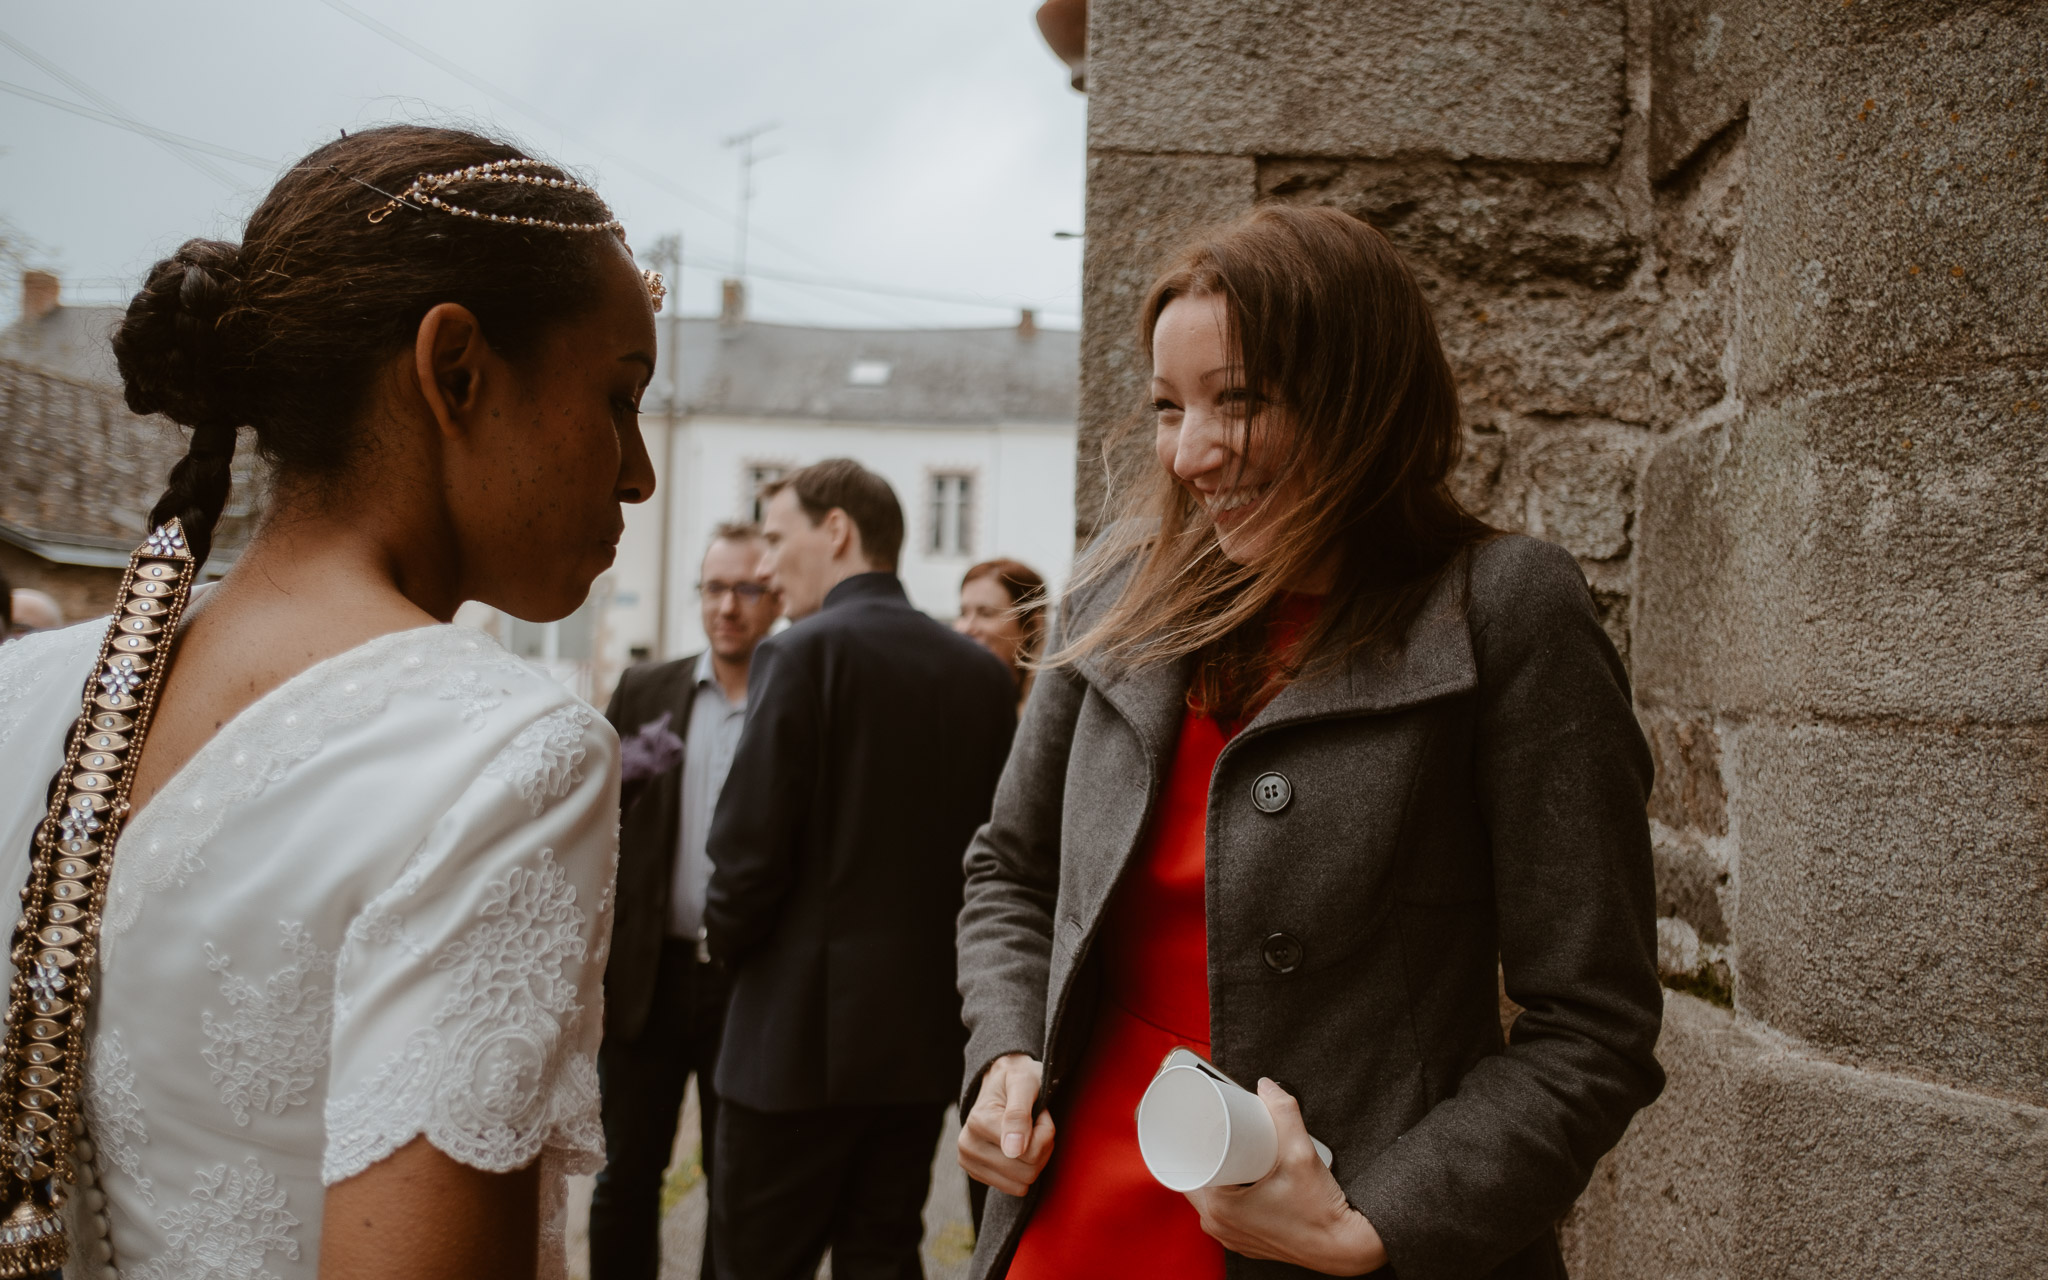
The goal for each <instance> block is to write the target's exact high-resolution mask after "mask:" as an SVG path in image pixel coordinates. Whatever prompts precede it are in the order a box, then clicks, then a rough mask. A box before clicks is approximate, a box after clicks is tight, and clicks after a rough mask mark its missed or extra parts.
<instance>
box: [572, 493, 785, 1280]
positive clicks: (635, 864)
mask: <svg viewBox="0 0 2048 1280" xmlns="http://www.w3.org/2000/svg"><path fill="white" fill-rule="evenodd" d="M761 551H762V542H761V531H760V530H759V529H758V528H757V527H755V526H754V525H751V524H722V525H720V526H718V528H717V529H715V530H713V532H712V535H711V546H710V548H709V549H708V550H706V551H705V553H704V563H703V565H702V568H701V571H700V574H699V579H698V582H697V597H698V600H699V602H700V606H699V607H700V608H701V610H702V617H703V621H704V635H705V638H706V640H707V641H708V644H707V647H706V648H705V650H704V652H702V653H699V654H696V655H693V656H691V657H687V658H681V659H678V660H676V661H674V662H663V663H653V664H648V665H644V666H639V667H634V668H632V669H630V670H628V671H627V672H626V674H625V675H624V676H622V677H621V678H620V680H619V687H618V691H617V692H615V693H614V694H613V695H612V701H611V706H610V707H609V708H608V709H607V710H606V712H605V716H606V718H607V719H609V720H610V721H611V722H612V727H613V728H614V729H616V730H618V733H619V739H620V746H621V750H620V757H621V759H620V766H621V767H620V773H621V782H622V787H621V792H620V797H619V799H620V810H621V821H620V824H619V875H618V890H617V897H616V904H617V905H616V913H617V914H616V916H615V918H614V922H613V925H612V950H611V959H610V963H609V965H608V967H607V968H606V971H605V1029H604V1045H603V1048H602V1049H601V1050H600V1051H599V1053H598V1072H599V1074H600V1076H601V1077H602V1080H603V1086H604V1130H605V1147H606V1152H607V1155H606V1164H605V1168H604V1172H602V1173H600V1174H599V1175H598V1178H597V1187H596V1190H595V1191H594V1192H593V1193H592V1195H591V1199H590V1273H591V1277H592V1280H654V1277H655V1276H656V1274H657V1273H658V1271H659V1269H660V1245H659V1240H660V1234H661V1187H662V1178H663V1175H664V1173H665V1172H666V1170H667V1167H668V1162H669V1155H670V1152H671V1149H672V1148H673V1147H674V1145H675V1136H676V1125H677V1122H678V1119H679V1113H680V1112H681V1109H682V1105H683V1092H684V1089H685V1087H686V1086H687V1085H688V1083H689V1079H690V1076H691V1074H692V1073H695V1074H696V1076H697V1100H698V1115H699V1118H700V1121H701V1128H702V1131H703V1133H704V1135H705V1141H704V1144H703V1154H702V1159H703V1162H704V1172H705V1173H706V1175H707V1176H708V1175H709V1174H710V1172H711V1164H712V1154H711V1142H710V1135H711V1133H712V1132H713V1124H714V1121H715V1120H716V1118H717V1115H718V1095H717V1091H716V1090H715V1089H714V1087H713V1085H712V1078H711V1077H712V1072H711V1069H712V1066H713V1064H714V1063H716V1062H717V1060H718V1044H719V1036H720V1032H721V1030H722V1028H723V1025H724V1021H725V1006H726V998H727V994H728V985H729V984H728V982H727V979H726V978H725V976H724V974H723V973H721V972H720V971H719V970H718V969H716V968H714V967H713V966H712V965H711V964H709V963H708V962H707V961H708V957H706V956H705V955H704V954H703V952H702V950H701V949H700V944H699V942H698V939H699V937H700V935H701V932H702V926H703V916H704V891H705V886H706V885H707V884H708V883H709V882H710V879H711V860H710V858H709V857H708V856H707V855H706V853H705V851H704V850H705V839H706V836H707V834H708V833H709V830H710V827H711V814H712V811H713V809H714V808H715V807H716V806H717V803H718V794H719V791H720V790H721V789H723V787H724V786H725V775H726V772H727V771H728V770H729V769H730V768H731V766H732V759H733V752H734V751H735V750H736V749H737V747H738V745H739V740H740V731H741V730H742V729H743V728H745V726H746V718H747V676H748V673H749V669H750V668H751V666H752V664H753V659H754V649H755V647H756V646H757V645H759V644H760V643H761V640H762V638H763V637H765V636H766V635H767V634H768V631H769V629H770V628H771V627H773V626H774V625H775V620H776V618H777V617H778V616H780V614H781V613H782V599H781V597H780V596H779V595H778V594H777V593H776V592H774V591H773V590H771V589H770V588H769V586H768V585H767V583H766V582H765V581H763V580H762V579H761V577H760V576H759V573H758V568H759V565H760V563H761ZM710 1250H711V1241H710V1232H709V1231H708V1230H707V1231H706V1232H705V1258H704V1274H705V1275H710V1274H711V1270H710Z"/></svg>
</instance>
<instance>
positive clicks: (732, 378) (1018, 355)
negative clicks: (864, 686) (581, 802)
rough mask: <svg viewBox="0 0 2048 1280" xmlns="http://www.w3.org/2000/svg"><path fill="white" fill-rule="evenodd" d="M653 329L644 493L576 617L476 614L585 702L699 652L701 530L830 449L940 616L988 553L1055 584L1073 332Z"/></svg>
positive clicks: (752, 514)
mask: <svg viewBox="0 0 2048 1280" xmlns="http://www.w3.org/2000/svg"><path fill="white" fill-rule="evenodd" d="M659 324H660V328H661V339H662V353H661V369H660V371H658V372H657V374H656V376H655V382H654V385H653V386H652V387H651V388H650V389H649V390H648V393H647V395H646V397H645V398H644V399H643V401H642V406H641V407H642V417H641V420H640V425H641V430H642V432H643V433H644V435H645V436H646V439H647V447H648V452H649V454H650V456H651V457H652V459H653V462H654V466H655V471H656V475H657V477H658V481H657V489H656V492H655V496H654V498H653V500H651V501H650V502H647V503H644V504H642V505H640V506H637V507H629V508H627V511H626V533H625V537H624V539H623V540H622V541H621V543H620V546H619V557H618V560H617V562H616V563H615V564H614V565H613V566H612V569H611V570H610V572H608V573H606V574H605V575H604V576H603V577H602V578H600V579H599V581H598V583H597V585H596V587H595V588H594V589H593V591H592V593H591V598H590V600H589V601H588V602H587V603H586V604H585V605H584V607H583V608H582V609H580V610H578V611H577V613H576V614H575V615H572V616H571V617H570V618H568V619H564V620H563V621H562V622H559V623H552V624H547V625H544V626H536V625H534V624H530V623H524V622H519V621H517V620H513V619H508V618H499V619H492V620H490V621H489V622H487V623H486V625H491V629H492V630H494V631H497V632H498V633H499V634H500V635H501V636H503V638H505V640H506V641H507V642H508V643H509V644H510V645H511V646H512V648H513V649H514V650H515V651H516V652H519V653H522V654H524V655H525V656H528V657H531V658H534V659H536V660H538V661H541V662H543V663H545V664H547V665H548V666H549V667H550V668H551V669H553V670H554V671H555V672H556V674H557V675H558V676H559V677H560V678H562V679H563V680H564V681H565V682H566V683H568V684H570V685H571V686H572V687H574V688H576V689H577V691H578V692H579V693H581V694H583V695H584V696H585V697H588V698H591V699H593V700H595V701H600V702H601V701H602V699H603V698H604V697H605V696H607V695H608V693H609V691H610V689H611V687H612V685H613V684H614V683H616V681H617V678H618V673H619V672H620V671H622V670H623V669H624V668H625V667H626V666H628V665H630V664H631V663H633V662H637V661H648V660H661V659H665V658H675V657H681V656H683V655H685V654H688V653H694V652H696V651H697V650H698V649H701V648H702V647H703V644H704V633H703V629H702V626H701V624H700V622H699V611H698V600H697V593H696V584H697V571H698V566H699V564H700V563H701V561H702V559H703V555H704V551H705V548H706V545H707V543H708V541H709V537H710V533H711V530H712V529H713V528H715V527H716V526H717V525H718V524H720V523H722V522H725V521H728V520H748V519H753V518H756V517H757V516H758V505H757V502H758V490H759V487H760V485H761V484H762V483H763V482H764V481H767V480H771V479H774V478H776V477H778V476H781V475H784V474H787V473H788V472H790V471H793V470H795V469H796V468H798V467H801V466H804V465H807V464H809V463H812V462H817V461H819V460H820V459H823V458H831V457H848V458H853V459H855V460H856V461H858V462H860V463H861V464H862V465H863V466H866V467H868V468H869V469H870V470H873V471H875V472H877V473H879V474H880V475H882V476H883V477H884V478H885V479H887V480H888V481H889V483H890V485H891V486H892V487H893V488H894V489H895V490H896V496H897V499H898V500H899V501H900V502H901V503H902V504H903V514H904V525H905V530H904V547H903V554H902V559H901V564H900V566H899V572H900V574H901V576H902V578H903V582H904V586H905V589H906V590H907V591H908V592H909V594H910V599H911V601H912V603H914V604H915V605H916V606H917V607H918V608H920V609H923V610H924V611H925V612H927V613H929V614H931V615H932V616H933V617H936V618H941V619H946V620H950V619H951V618H952V617H953V616H954V613H955V612H956V609H957V605H958V593H959V587H960V577H961V574H963V573H964V572H965V571H966V570H967V568H968V567H969V566H970V565H973V564H975V563H977V562H979V561H982V560H989V559H994V558H997V557H1008V558H1012V559H1016V560H1021V561H1023V562H1024V563H1026V564H1028V565H1030V566H1032V567H1033V568H1035V569H1037V570H1038V571H1039V572H1040V573H1041V574H1043V575H1044V576H1045V578H1046V580H1047V581H1048V582H1049V583H1051V584H1052V585H1053V588H1054V590H1055V592H1057V591H1058V589H1059V588H1060V586H1062V585H1063V584H1064V583H1065V581H1066V578H1067V574H1068V571H1069V568H1070V566H1071V563H1072V559H1073V551H1074V498H1073V493H1074V463H1075V410H1076V394H1077V393H1076V383H1077V377H1078V364H1079V344H1078V335H1076V334H1074V333H1071V332H1063V331H1058V330H1040V329H1037V328H1036V327H1035V326H1034V325H1032V324H1031V323H1030V322H1029V320H1028V318H1027V320H1026V322H1025V323H1024V324H1022V325H1020V326H1018V327H1016V328H1004V329H969V330H925V331H897V330H862V329H812V328H802V327H796V326H785V325H753V324H746V323H738V324H734V323H729V322H728V323H723V324H722V323H721V322H719V321H716V320H711V319H698V318H692V317H675V318H670V317H663V318H662V319H661V320H660V321H659ZM479 621H483V620H482V619H479ZM493 623H494V624H495V625H492V624H493Z"/></svg>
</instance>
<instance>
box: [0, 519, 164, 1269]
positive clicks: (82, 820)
mask: <svg viewBox="0 0 2048 1280" xmlns="http://www.w3.org/2000/svg"><path fill="white" fill-rule="evenodd" d="M198 572H199V565H198V562H197V561H195V560H194V559H193V558H192V550H191V548H190V547H189V546H188V545H187V544H186V541H185V529H184V526H183V525H182V524H180V523H179V522H178V521H176V520H170V521H167V522H166V523H164V524H163V525H162V526H161V527H159V528H158V529H157V530H156V531H155V532H154V533H151V534H150V535H149V537H148V538H147V539H146V540H145V541H144V542H143V544H142V545H141V546H139V547H137V548H136V549H135V552H134V554H132V555H130V556H129V557H128V571H127V573H126V574H125V575H123V577H122V579H121V591H120V595H119V596H118V597H117V599H119V601H120V607H119V610H118V611H117V612H116V614H115V615H114V621H113V624H112V625H111V626H109V627H108V628H107V634H106V638H105V639H103V640H102V641H101V642H100V652H99V661H98V662H96V663H94V664H93V669H92V671H93V673H92V676H91V677H90V678H89V679H88V680H87V682H86V686H85V694H84V698H83V707H82V709H81V711H80V713H79V716H78V721H77V723H76V724H74V725H73V726H72V729H71V736H70V739H69V742H68V746H67V747H66V749H65V752H64V765H63V767H62V768H61V769H59V770H58V771H57V777H56V781H55V782H54V783H53V784H52V786H51V788H50V811H49V813H48V814H47V815H45V816H44V818H43V822H42V825H41V826H40V827H39V828H38V829H37V831H36V836H35V844H34V847H33V848H32V849H31V850H30V855H29V874H28V883H27V884H26V885H24V886H23V887H22V890H21V900H22V912H21V919H20V921H19V922H18V923H17V924H16V925H15V926H14V944H13V949H12V956H13V961H14V984H13V988H12V991H11V994H10V998H9V1001H8V1015H7V1029H6V1033H5V1038H4V1040H0V1191H4V1195H0V1277H24V1276H36V1275H40V1274H42V1273H44V1272H53V1271H56V1270H58V1269H59V1268H61V1267H62V1266H63V1265H64V1261H65V1257H66V1254H67V1253H68V1251H69V1245H68V1242H67V1240H66V1235H65V1226H64V1219H63V1217H62V1215H61V1213H60V1212H59V1209H60V1206H61V1205H62V1204H63V1202H64V1190H63V1186H62V1184H66V1183H68V1184H71V1185H73V1186H86V1187H90V1186H91V1185H92V1182H93V1181H94V1179H93V1177H92V1174H91V1171H90V1162H91V1160H92V1146H91V1144H90V1143H89V1142H86V1141H85V1140H84V1139H83V1137H82V1135H83V1132H84V1124H83V1119H82V1116H81V1113H80V1110H79V1095H80V1093H81V1091H82V1089H83V1085H84V1079H85V1055H86V1048H87V1046H86V1011H87V1008H88V1006H89V1005H90V1002H91V1000H92V984H93V974H94V961H95V959H96V958H97V956H98V953H99V937H100V917H101V911H102V909H103V908H104V906H105V905H106V899H107V877H108V874H109V873H110V872H111V871H112V869H113V865H114V842H115V840H116V839H117V838H118V837H119V836H120V833H121V827H122V824H123V823H124V822H125V821H126V820H127V818H128V813H129V804H128V793H129V788H130V786H131V785H132V783H133V781H134V765H135V762H136V761H137V760H138V759H139V758H140V757H141V752H142V743H143V739H144V737H145V736H147V734H148V733H149V725H150V719H151V717H152V716H154V715H155V713H156V705H157V698H158V696H159V695H160V694H161V693H162V691H163V682H164V675H165V673H166V672H167V671H168V670H169V668H170V662H171V643H172V639H173V637H174V636H175V635H176V633H177V628H178V619H179V618H180V617H181V616H182V615H183V614H184V612H185V602H186V601H187V600H188V599H190V598H191V594H192V582H193V579H194V578H195V577H197V576H198ZM74 1139H76V1142H75V1144H74ZM95 1218H96V1219H97V1215H95ZM101 1229H103V1227H102V1228H101ZM96 1261H104V1259H96Z"/></svg>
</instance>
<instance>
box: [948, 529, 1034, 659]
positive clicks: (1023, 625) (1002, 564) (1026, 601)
mask: <svg viewBox="0 0 2048 1280" xmlns="http://www.w3.org/2000/svg"><path fill="white" fill-rule="evenodd" d="M977 578H993V579H995V582H996V585H997V586H999V587H1001V588H1002V589H1003V594H1004V595H1006V596H1008V597H1010V607H1011V609H1012V610H1013V611H1014V612H1015V613H1016V615H1017V628H1018V630H1020V631H1022V632H1023V633H1024V643H1022V644H1020V645H1018V646H1017V676H1018V678H1019V679H1020V680H1021V679H1022V678H1023V676H1024V673H1025V672H1027V671H1029V670H1030V669H1031V664H1032V663H1034V662H1036V661H1038V651H1039V649H1040V648H1042V647H1043V646H1044V644H1045V605H1046V592H1045V579H1044V578H1043V577H1042V576H1040V575H1039V572H1038V570H1036V569H1034V568H1032V567H1031V566H1030V565H1028V564H1025V563H1024V562H1023V561H1022V560H1008V559H1003V560H984V561H982V562H981V563H980V564H978V565H975V566H974V567H973V568H972V569H969V570H968V571H967V572H966V573H964V574H962V575H961V576H960V589H961V590H962V591H965V590H966V589H967V584H968V583H970V582H973V581H974V580H975V579H977Z"/></svg>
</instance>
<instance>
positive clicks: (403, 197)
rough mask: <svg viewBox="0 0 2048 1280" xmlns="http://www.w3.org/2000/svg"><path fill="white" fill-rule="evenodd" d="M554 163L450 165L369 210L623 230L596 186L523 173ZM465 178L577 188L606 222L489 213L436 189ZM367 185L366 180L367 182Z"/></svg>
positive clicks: (378, 217)
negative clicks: (431, 212) (450, 198)
mask: <svg viewBox="0 0 2048 1280" xmlns="http://www.w3.org/2000/svg"><path fill="white" fill-rule="evenodd" d="M554 167H555V166H553V165H551V164H548V163H546V162H545V161H541V160H528V159H523V158H522V159H517V160H493V161H491V162H490V163H489V164H473V165H471V166H469V167H468V168H467V169H451V170H449V171H448V172H447V173H423V174H421V175H420V176H419V177H417V178H414V179H413V180H412V185H411V186H409V187H407V188H406V189H405V190H404V191H402V192H400V193H399V194H397V195H395V196H393V197H391V199H390V201H389V202H387V203H385V204H382V205H379V206H378V207H377V208H375V209H372V210H371V211H370V221H372V222H382V221H384V219H386V218H388V217H390V216H391V215H392V213H394V212H395V211H397V210H398V209H401V208H404V207H406V206H413V207H418V206H419V205H425V206H427V207H428V208H432V209H439V210H440V211H441V212H443V213H452V214H455V215H456V216H458V217H463V218H475V219H477V220H478V221H481V222H502V223H505V224H506V225H507V226H514V227H544V228H546V229H547V230H549V231H624V230H625V229H626V228H625V225H624V224H623V223H621V222H620V221H619V220H618V219H617V218H614V217H612V216H610V215H611V208H610V207H609V206H607V205H605V203H604V201H603V199H602V198H600V197H598V194H597V189H596V188H595V187H586V186H584V185H583V184H582V183H580V182H575V181H572V180H570V179H568V178H549V177H545V176H542V175H540V174H537V173H522V172H520V170H525V169H553V168H554ZM465 182H503V183H510V184H512V185H515V186H522V187H547V188H550V189H552V190H556V191H574V192H576V193H577V194H578V195H586V196H590V197H591V198H593V199H596V200H597V202H598V205H599V207H601V208H603V209H604V211H605V215H606V216H605V220H604V221H603V222H557V221H556V220H555V219H553V218H528V217H522V216H520V215H517V214H509V213H486V212H485V211H483V210H482V209H469V208H465V207H463V206H462V205H459V204H450V203H448V202H447V201H446V200H443V199H442V198H441V197H440V196H439V195H436V194H435V193H436V192H439V191H450V192H451V194H452V190H451V189H452V188H454V187H458V186H460V185H462V184H463V183H465ZM366 185H367V184H366Z"/></svg>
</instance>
